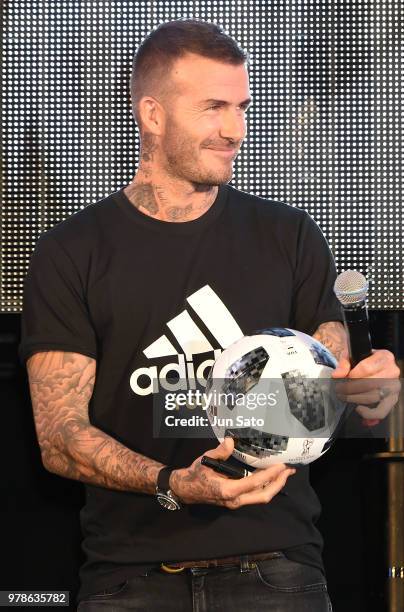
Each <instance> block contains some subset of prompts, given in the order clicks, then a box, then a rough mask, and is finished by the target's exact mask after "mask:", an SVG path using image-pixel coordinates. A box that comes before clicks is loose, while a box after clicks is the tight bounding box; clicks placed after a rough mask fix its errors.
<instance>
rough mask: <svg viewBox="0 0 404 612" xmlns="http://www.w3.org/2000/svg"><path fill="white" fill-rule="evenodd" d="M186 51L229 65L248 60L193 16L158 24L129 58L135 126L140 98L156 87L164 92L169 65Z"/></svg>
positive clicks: (209, 25)
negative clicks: (131, 60) (131, 63)
mask: <svg viewBox="0 0 404 612" xmlns="http://www.w3.org/2000/svg"><path fill="white" fill-rule="evenodd" d="M187 53H195V54H197V55H202V56H203V57H208V58H210V59H216V60H220V61H221V62H224V63H227V64H233V65H240V64H243V63H247V66H248V63H249V55H248V53H247V52H246V51H244V49H242V48H241V47H240V46H239V45H238V43H237V42H236V41H235V40H234V39H233V38H232V37H231V36H229V35H228V34H226V33H225V32H224V31H223V30H222V28H221V27H219V26H218V25H216V24H214V23H209V22H206V21H202V20H197V19H177V20H175V21H168V22H166V23H161V24H160V25H158V26H157V27H156V28H154V29H153V30H152V31H151V32H150V33H149V34H148V35H147V36H146V38H145V39H144V40H143V41H142V43H141V44H140V46H139V48H138V49H137V52H136V54H135V56H134V59H133V66H132V74H131V78H130V94H131V99H132V107H133V111H134V115H135V119H136V123H137V124H138V126H139V127H140V117H139V113H138V105H139V101H140V99H141V98H142V97H143V96H145V95H152V91H155V90H156V88H158V89H159V91H164V90H165V87H167V85H168V83H167V79H166V77H167V75H168V74H169V72H170V70H171V68H172V65H173V64H174V62H175V61H176V60H177V59H179V58H181V57H184V56H185V55H186V54H187Z"/></svg>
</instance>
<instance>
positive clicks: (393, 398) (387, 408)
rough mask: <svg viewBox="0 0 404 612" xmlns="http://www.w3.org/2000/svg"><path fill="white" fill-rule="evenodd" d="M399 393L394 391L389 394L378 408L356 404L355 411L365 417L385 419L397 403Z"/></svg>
mask: <svg viewBox="0 0 404 612" xmlns="http://www.w3.org/2000/svg"><path fill="white" fill-rule="evenodd" d="M397 401H398V394H397V393H392V394H391V395H388V396H387V397H385V398H384V399H382V400H381V401H380V402H379V404H378V405H377V406H376V408H369V406H363V405H359V406H356V408H355V411H356V412H357V413H358V414H359V415H360V416H361V417H362V418H363V419H369V420H371V421H372V420H374V419H385V418H386V416H387V415H388V414H389V413H390V412H391V410H392V408H394V406H395V405H396V404H397Z"/></svg>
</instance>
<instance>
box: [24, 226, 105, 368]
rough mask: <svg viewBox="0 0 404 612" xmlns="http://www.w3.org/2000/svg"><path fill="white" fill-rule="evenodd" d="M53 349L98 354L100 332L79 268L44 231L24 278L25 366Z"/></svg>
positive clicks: (91, 354)
mask: <svg viewBox="0 0 404 612" xmlns="http://www.w3.org/2000/svg"><path fill="white" fill-rule="evenodd" d="M49 350H60V351H72V352H76V353H83V354H84V355H88V356H89V357H93V358H94V359H95V358H96V357H97V342H96V334H95V330H94V328H93V325H92V323H91V318H90V316H89V313H88V308H87V305H86V300H85V296H84V288H83V282H82V279H81V276H80V274H79V271H78V269H77V268H76V266H75V264H74V262H73V261H72V259H71V257H70V256H69V254H68V252H67V251H66V250H65V248H63V247H61V245H60V244H59V243H58V242H57V241H56V239H54V238H53V237H52V236H50V235H49V234H43V235H42V236H41V237H40V239H39V240H38V242H37V244H36V246H35V249H34V252H33V254H32V257H31V260H30V264H29V268H28V273H27V276H26V277H25V280H24V293H23V311H22V318H21V341H20V344H19V347H18V355H19V358H20V361H21V363H22V364H23V365H24V364H25V362H26V360H27V359H28V357H29V356H30V355H31V354H33V353H35V352H38V351H49Z"/></svg>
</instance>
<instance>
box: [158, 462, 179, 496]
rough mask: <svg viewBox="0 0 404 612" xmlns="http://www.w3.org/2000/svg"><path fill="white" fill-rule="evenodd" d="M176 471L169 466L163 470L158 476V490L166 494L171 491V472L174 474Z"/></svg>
mask: <svg viewBox="0 0 404 612" xmlns="http://www.w3.org/2000/svg"><path fill="white" fill-rule="evenodd" d="M175 469H176V468H173V467H170V466H168V465H167V466H166V467H163V468H161V470H160V471H159V473H158V475H157V489H159V490H160V491H164V492H166V491H168V490H169V488H170V484H169V481H170V475H171V472H173V471H174V470H175Z"/></svg>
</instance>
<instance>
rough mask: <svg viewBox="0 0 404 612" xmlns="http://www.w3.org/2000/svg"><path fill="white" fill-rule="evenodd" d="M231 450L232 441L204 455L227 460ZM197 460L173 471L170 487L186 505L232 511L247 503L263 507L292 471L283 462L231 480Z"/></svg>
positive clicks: (232, 447)
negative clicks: (201, 505)
mask: <svg viewBox="0 0 404 612" xmlns="http://www.w3.org/2000/svg"><path fill="white" fill-rule="evenodd" d="M233 449H234V441H233V439H232V438H230V437H229V438H225V439H224V441H223V442H222V443H221V444H219V446H217V447H216V448H214V449H212V450H209V451H207V452H206V453H204V454H205V455H207V456H208V457H213V458H214V459H228V457H230V455H231V454H232V452H233ZM201 458H202V455H201V456H200V457H198V458H197V459H195V461H194V462H193V463H192V465H190V466H189V467H187V468H183V469H179V470H174V471H173V472H172V473H171V476H170V488H171V490H172V491H173V493H174V494H175V495H176V496H177V497H179V499H180V500H181V501H182V502H184V503H186V504H214V505H216V506H225V507H226V508H230V509H231V510H234V509H236V508H239V507H240V506H245V505H247V504H267V503H268V502H270V501H271V499H272V498H273V497H275V495H276V494H277V493H279V491H280V490H281V489H282V488H283V487H284V486H285V484H286V481H287V479H288V477H289V476H290V475H291V474H294V473H295V472H296V470H295V469H290V468H287V467H286V466H285V464H284V463H279V464H277V465H272V466H271V467H268V468H265V469H257V470H255V472H253V473H252V474H251V475H250V476H246V477H245V478H240V479H239V480H233V479H231V478H227V477H226V476H224V475H222V474H218V473H217V472H215V471H214V470H212V469H211V468H208V467H206V466H204V465H202V464H201Z"/></svg>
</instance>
